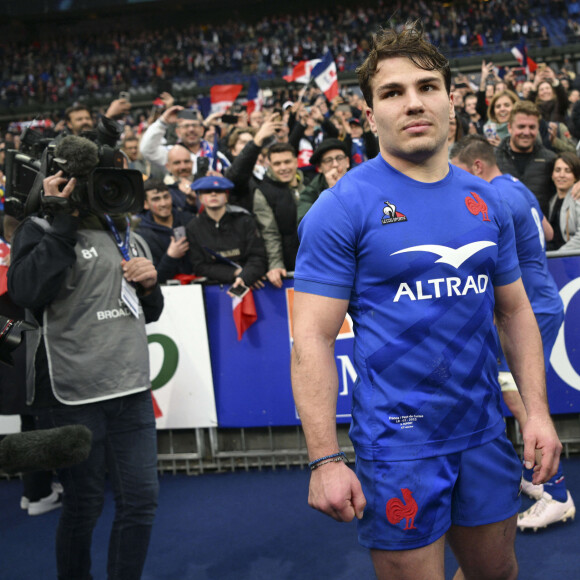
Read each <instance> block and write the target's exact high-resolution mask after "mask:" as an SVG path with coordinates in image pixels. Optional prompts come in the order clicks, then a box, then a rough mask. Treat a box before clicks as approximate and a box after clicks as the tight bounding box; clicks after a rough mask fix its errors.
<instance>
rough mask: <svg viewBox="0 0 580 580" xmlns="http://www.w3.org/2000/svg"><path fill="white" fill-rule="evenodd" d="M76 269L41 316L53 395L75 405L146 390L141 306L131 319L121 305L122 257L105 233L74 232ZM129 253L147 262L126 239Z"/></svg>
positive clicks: (139, 242)
mask: <svg viewBox="0 0 580 580" xmlns="http://www.w3.org/2000/svg"><path fill="white" fill-rule="evenodd" d="M77 236H78V241H77V244H76V246H75V251H76V255H77V259H76V263H75V264H74V265H73V267H72V268H71V269H70V271H69V272H68V274H67V276H66V279H65V282H64V283H63V286H62V288H61V290H60V292H59V293H58V295H57V297H56V299H55V300H54V301H53V302H52V303H51V304H50V305H48V306H47V307H46V308H45V310H44V318H43V327H42V332H43V338H44V342H45V345H46V352H47V356H48V365H49V373H50V380H51V384H52V390H53V392H54V395H55V397H56V398H57V399H58V400H59V401H60V402H62V403H65V404H69V405H75V404H82V403H91V402H95V401H102V400H105V399H112V398H115V397H120V396H124V395H128V394H131V393H136V392H139V391H143V390H145V389H148V388H149V387H150V380H149V350H148V345H147V334H146V332H145V320H144V316H143V311H142V309H141V306H139V311H140V315H139V318H138V319H137V318H135V316H133V315H132V314H131V312H130V311H129V309H128V308H127V307H126V306H125V304H124V303H123V302H122V300H121V282H122V278H123V275H122V270H121V259H122V258H121V254H120V252H119V250H118V248H117V246H116V244H115V242H114V240H113V238H112V235H111V234H110V233H109V232H106V231H99V230H79V231H78V234H77ZM131 249H132V250H133V251H137V252H138V254H139V255H140V256H147V257H149V248H148V247H147V244H146V243H145V242H144V240H143V239H142V238H141V237H139V236H138V235H136V234H131Z"/></svg>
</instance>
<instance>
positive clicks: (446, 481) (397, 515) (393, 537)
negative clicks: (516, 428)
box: [356, 434, 522, 550]
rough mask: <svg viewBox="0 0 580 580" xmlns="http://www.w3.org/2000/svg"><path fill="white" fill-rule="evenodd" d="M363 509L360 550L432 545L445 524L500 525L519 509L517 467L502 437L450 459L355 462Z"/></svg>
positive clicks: (442, 532) (455, 454) (516, 459)
mask: <svg viewBox="0 0 580 580" xmlns="http://www.w3.org/2000/svg"><path fill="white" fill-rule="evenodd" d="M356 474H357V476H358V478H359V480H360V482H361V485H362V488H363V492H364V494H365V497H366V500H367V505H366V508H365V512H364V517H363V518H362V520H359V522H358V535H359V542H360V544H361V545H363V546H365V547H366V548H369V549H378V550H410V549H414V548H421V547H423V546H427V545H429V544H431V543H433V542H434V541H435V540H437V539H438V538H440V537H441V536H442V535H443V534H445V532H446V531H447V530H448V529H449V527H450V526H451V525H458V526H469V527H471V526H481V525H485V524H491V523H495V522H500V521H503V520H506V519H508V518H510V517H511V516H513V515H515V514H516V513H517V512H518V511H519V509H520V497H519V494H520V480H521V476H522V464H521V461H520V459H519V458H518V456H517V454H516V452H515V451H514V448H513V446H512V444H511V443H510V441H509V440H508V439H507V437H506V435H505V434H502V435H501V436H500V437H498V438H497V439H494V440H493V441H491V442H489V443H486V444H485V445H481V446H478V447H474V448H472V449H467V450H465V451H461V452H458V453H453V454H450V455H441V456H437V457H430V458H426V459H419V460H410V461H391V462H389V461H368V460H364V459H359V458H357V462H356Z"/></svg>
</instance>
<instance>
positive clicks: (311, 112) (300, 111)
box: [288, 101, 338, 173]
mask: <svg viewBox="0 0 580 580" xmlns="http://www.w3.org/2000/svg"><path fill="white" fill-rule="evenodd" d="M288 125H289V127H290V135H289V137H288V141H289V143H290V144H291V145H292V146H293V147H294V149H295V150H296V151H297V152H298V167H300V169H304V170H305V171H309V172H310V170H311V169H312V173H314V170H313V168H311V164H310V157H311V155H312V153H313V152H314V149H315V148H316V146H317V145H318V144H319V143H320V142H321V141H322V140H323V139H324V138H325V137H338V131H337V129H336V127H335V126H334V124H333V123H332V122H331V121H330V120H329V119H326V118H325V117H324V115H323V114H322V112H321V111H320V109H319V108H318V107H317V106H315V105H312V106H311V107H308V108H305V106H304V103H302V102H301V101H298V102H296V103H294V105H293V106H292V108H291V113H290V120H289V122H288Z"/></svg>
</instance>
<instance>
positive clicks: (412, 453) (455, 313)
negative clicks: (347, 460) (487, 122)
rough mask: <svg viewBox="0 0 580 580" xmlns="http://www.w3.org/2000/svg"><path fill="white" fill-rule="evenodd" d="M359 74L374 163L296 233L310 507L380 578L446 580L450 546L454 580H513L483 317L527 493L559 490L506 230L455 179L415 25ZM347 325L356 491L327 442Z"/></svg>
mask: <svg viewBox="0 0 580 580" xmlns="http://www.w3.org/2000/svg"><path fill="white" fill-rule="evenodd" d="M357 72H358V76H359V83H360V85H361V89H362V92H363V94H364V96H365V100H366V103H367V110H366V115H367V118H368V120H369V122H370V125H371V128H372V130H373V131H375V132H376V133H378V137H379V145H380V155H379V156H377V157H376V158H375V159H373V160H371V161H368V162H367V163H364V164H362V165H360V166H358V167H356V168H355V169H353V170H351V171H350V172H348V173H347V174H346V175H345V176H344V177H343V178H342V179H341V180H340V181H339V182H338V183H337V184H336V185H335V186H334V187H333V188H331V189H329V190H326V191H325V192H324V193H323V194H322V195H321V196H320V198H319V199H318V200H317V201H316V203H315V204H314V205H313V206H312V209H311V210H310V211H309V212H308V214H307V215H306V217H305V218H304V220H303V221H302V223H301V225H300V228H299V234H300V237H301V245H300V250H299V253H298V260H297V264H296V271H295V298H294V321H293V334H294V349H293V353H292V379H293V389H294V397H295V400H296V405H297V408H298V411H299V414H300V417H301V420H302V425H303V428H304V433H305V436H306V441H307V445H308V452H309V455H310V458H311V463H310V466H311V469H312V475H311V479H310V493H309V503H310V505H311V506H313V507H315V508H316V509H319V510H321V511H322V512H324V513H326V514H328V515H330V516H332V517H334V518H335V519H337V520H339V521H350V520H352V519H353V518H354V517H355V516H356V517H357V518H358V519H359V520H360V521H359V539H360V542H361V543H362V544H363V545H365V546H367V547H368V548H370V550H371V555H372V559H373V564H374V567H375V571H376V573H377V576H378V577H379V578H380V579H383V578H384V579H386V578H389V579H396V580H402V579H417V578H421V579H426V578H429V579H430V580H443V578H444V544H445V538H447V540H448V541H449V543H450V545H451V547H452V548H453V550H454V552H455V555H456V557H457V559H458V561H459V563H460V566H461V569H460V570H459V571H458V572H457V574H456V579H460V578H482V577H485V578H489V579H492V578H493V579H495V578H496V579H500V578H501V579H504V580H513V579H515V578H516V577H517V570H518V568H517V561H516V558H515V554H514V549H513V545H514V540H515V531H516V517H517V511H518V508H519V498H518V491H519V484H520V478H521V464H520V462H519V460H518V458H517V455H516V454H515V452H514V450H513V447H512V445H511V443H510V442H509V441H508V440H507V438H506V436H505V429H504V425H503V420H502V414H501V408H500V397H501V393H500V389H499V385H498V383H497V363H496V339H495V331H494V324H493V318H494V311H495V316H496V320H497V325H498V327H499V330H500V333H501V335H502V338H503V344H504V349H505V352H506V357H507V359H508V361H509V363H510V367H511V368H512V370H513V371H514V374H515V375H516V376H517V377H518V383H519V385H520V388H521V391H522V396H523V400H524V404H525V406H526V410H527V412H528V417H529V418H528V421H527V423H526V425H525V428H524V440H525V441H526V445H525V450H524V458H525V462H526V464H527V465H528V466H529V467H531V466H533V465H534V462H535V456H536V454H537V456H538V461H539V465H537V471H536V472H535V474H534V483H543V482H545V481H547V480H548V479H549V478H550V477H552V475H554V473H555V472H556V469H557V466H558V460H559V454H560V451H561V444H560V442H559V441H558V437H557V434H556V431H555V429H554V426H553V424H552V421H551V419H550V416H549V411H548V404H547V400H546V392H545V378H544V363H543V356H542V344H541V338H540V333H539V330H538V326H537V323H536V321H535V318H534V314H533V312H532V309H531V307H530V304H529V301H528V298H527V296H526V293H525V290H524V287H523V284H522V282H521V279H520V269H519V266H518V259H517V254H516V247H515V238H514V233H513V224H512V220H511V217H510V215H509V211H508V209H507V207H506V206H505V204H504V203H503V201H502V200H501V197H500V196H499V194H498V192H497V190H496V189H495V188H494V187H493V186H490V185H489V184H487V183H485V182H484V181H482V180H480V179H477V178H474V177H473V176H471V175H469V174H468V173H466V172H464V171H461V170H456V169H454V168H452V167H450V166H449V163H448V161H447V135H448V130H449V120H450V118H452V117H453V115H454V107H453V99H452V97H451V96H450V94H449V89H450V77H451V74H450V69H449V63H448V61H447V60H446V59H445V58H444V57H443V56H442V55H441V54H440V53H439V52H438V51H437V50H436V49H435V48H434V47H433V46H432V45H431V44H429V43H428V42H427V41H426V40H425V39H424V37H423V33H422V30H421V27H420V25H419V24H417V23H414V24H410V25H407V26H406V27H405V28H404V29H403V30H402V31H401V32H399V33H397V32H395V31H394V30H384V31H381V32H379V33H378V34H377V35H375V38H374V42H373V47H372V49H371V52H370V53H369V56H368V58H367V59H366V60H365V62H364V63H363V64H362V65H361V67H359V69H358V71H357ZM385 208H386V209H387V211H386V212H385V211H384V210H385ZM347 311H348V312H349V314H350V315H351V317H352V319H353V322H354V331H355V353H354V356H355V361H354V362H355V367H356V370H357V374H358V379H357V382H356V384H355V387H354V392H353V422H352V427H351V438H352V440H353V443H354V445H355V449H356V452H357V464H356V475H355V473H354V472H353V471H352V470H350V469H349V468H348V467H347V466H346V465H345V464H344V463H343V462H342V459H343V455H342V454H341V452H340V449H339V446H338V441H337V435H336V398H337V393H338V378H337V369H336V364H335V360H334V342H335V339H336V336H337V334H338V331H339V329H340V326H341V325H342V323H343V321H344V317H345V315H346V313H347Z"/></svg>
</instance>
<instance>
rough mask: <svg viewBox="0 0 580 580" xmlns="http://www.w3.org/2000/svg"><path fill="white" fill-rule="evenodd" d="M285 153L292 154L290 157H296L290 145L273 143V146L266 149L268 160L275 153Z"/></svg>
mask: <svg viewBox="0 0 580 580" xmlns="http://www.w3.org/2000/svg"><path fill="white" fill-rule="evenodd" d="M286 151H289V152H290V153H292V157H297V155H296V149H294V146H293V145H290V143H274V145H272V146H271V147H269V148H268V159H271V158H272V155H273V154H275V153H285V152H286Z"/></svg>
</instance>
